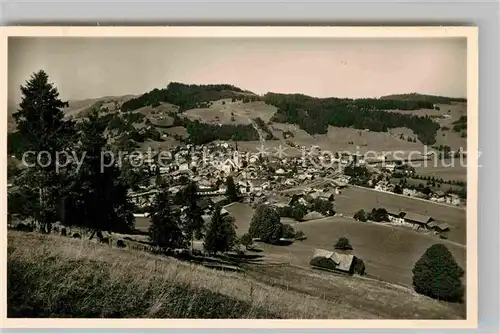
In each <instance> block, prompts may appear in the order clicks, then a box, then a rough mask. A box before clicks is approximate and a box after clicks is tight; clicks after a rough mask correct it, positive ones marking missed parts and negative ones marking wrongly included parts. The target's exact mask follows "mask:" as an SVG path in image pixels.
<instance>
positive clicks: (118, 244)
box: [116, 239, 126, 248]
mask: <svg viewBox="0 0 500 334" xmlns="http://www.w3.org/2000/svg"><path fill="white" fill-rule="evenodd" d="M116 247H118V248H125V247H126V245H125V241H123V240H122V239H118V240H116Z"/></svg>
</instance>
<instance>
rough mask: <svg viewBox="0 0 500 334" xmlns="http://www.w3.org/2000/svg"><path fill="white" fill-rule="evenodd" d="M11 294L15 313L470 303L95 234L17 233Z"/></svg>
mask: <svg viewBox="0 0 500 334" xmlns="http://www.w3.org/2000/svg"><path fill="white" fill-rule="evenodd" d="M355 247H356V246H355ZM305 281H307V282H310V284H303V282H305ZM42 287H43V288H42ZM7 298H8V316H10V317H34V316H35V317H36V316H38V317H40V316H42V317H108V318H110V317H114V318H120V317H130V318H132V317H134V318H143V317H145V318H171V317H174V318H175V317H177V318H229V317H231V318H296V319H301V318H322V319H326V318H333V319H343V318H344V319H359V318H367V319H369V318H375V319H376V318H386V319H415V318H419V319H460V318H463V317H464V309H463V305H453V304H448V303H445V302H439V301H435V300H432V299H430V298H427V297H425V296H422V295H418V294H416V293H415V292H413V291H412V290H410V289H406V288H404V287H400V286H397V285H393V284H390V283H385V282H380V281H377V280H373V279H370V278H360V277H345V276H337V275H333V274H329V273H323V272H316V271H312V270H304V269H301V268H297V267H287V266H265V265H255V267H253V266H251V267H250V268H247V271H246V272H245V273H243V274H242V273H231V272H220V271H215V270H213V269H208V268H205V267H203V266H198V265H193V264H190V263H186V262H181V261H178V260H175V259H172V258H168V257H164V256H156V255H151V254H146V253H143V252H139V251H134V250H128V249H116V248H111V247H110V246H107V245H100V244H96V243H92V242H89V241H87V240H80V239H72V238H68V237H61V236H48V235H40V234H36V233H22V232H13V231H9V234H8V294H7Z"/></svg>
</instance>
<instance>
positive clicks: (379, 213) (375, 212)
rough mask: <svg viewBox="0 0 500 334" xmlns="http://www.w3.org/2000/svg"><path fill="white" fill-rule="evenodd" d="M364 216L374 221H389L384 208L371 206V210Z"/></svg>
mask: <svg viewBox="0 0 500 334" xmlns="http://www.w3.org/2000/svg"><path fill="white" fill-rule="evenodd" d="M366 218H367V219H368V220H372V221H374V222H382V221H389V215H388V214H387V211H386V210H385V209H384V208H379V209H375V208H373V209H372V212H370V213H369V214H368V216H367V217H366Z"/></svg>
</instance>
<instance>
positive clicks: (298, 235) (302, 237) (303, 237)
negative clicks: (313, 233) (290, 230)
mask: <svg viewBox="0 0 500 334" xmlns="http://www.w3.org/2000/svg"><path fill="white" fill-rule="evenodd" d="M306 239H307V237H306V235H305V234H304V232H302V231H301V230H298V231H297V232H296V233H295V240H306Z"/></svg>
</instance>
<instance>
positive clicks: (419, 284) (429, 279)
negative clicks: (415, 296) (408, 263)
mask: <svg viewBox="0 0 500 334" xmlns="http://www.w3.org/2000/svg"><path fill="white" fill-rule="evenodd" d="M463 275H464V271H463V269H462V268H461V267H460V266H459V265H458V264H457V262H456V261H455V259H454V258H453V255H452V254H451V253H450V251H449V250H448V248H447V247H446V246H445V245H443V244H435V245H432V246H431V247H429V248H428V249H427V250H426V251H425V253H424V254H423V255H422V257H421V258H420V259H419V260H418V261H417V263H415V267H414V268H413V286H414V287H415V291H416V292H418V293H420V294H423V295H426V296H429V297H431V298H435V299H439V300H446V301H451V302H462V301H463V296H464V286H463V285H462V282H461V277H462V276H463Z"/></svg>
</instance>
